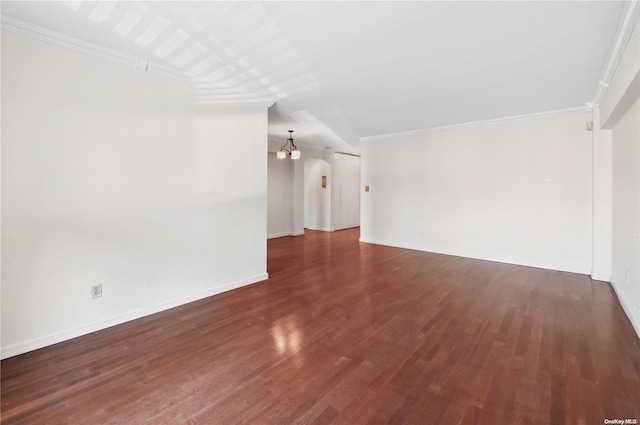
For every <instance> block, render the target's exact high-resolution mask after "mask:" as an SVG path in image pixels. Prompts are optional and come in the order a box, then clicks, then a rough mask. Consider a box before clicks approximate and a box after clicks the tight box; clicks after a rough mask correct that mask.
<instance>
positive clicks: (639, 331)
mask: <svg viewBox="0 0 640 425" xmlns="http://www.w3.org/2000/svg"><path fill="white" fill-rule="evenodd" d="M611 287H612V288H613V292H614V293H615V294H616V297H617V298H618V302H619V303H620V305H621V306H622V309H623V310H624V312H625V314H626V315H627V317H628V318H629V321H630V322H631V326H633V329H634V330H635V331H636V333H637V334H638V337H640V323H638V322H636V320H635V319H634V317H633V314H631V307H629V306H628V305H627V303H625V301H624V297H621V296H620V292H619V291H618V289H617V288H616V285H615V283H613V282H611Z"/></svg>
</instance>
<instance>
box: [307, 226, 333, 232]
mask: <svg viewBox="0 0 640 425" xmlns="http://www.w3.org/2000/svg"><path fill="white" fill-rule="evenodd" d="M307 229H309V230H315V231H317V232H333V231H334V229H333V228H331V227H318V228H313V227H307Z"/></svg>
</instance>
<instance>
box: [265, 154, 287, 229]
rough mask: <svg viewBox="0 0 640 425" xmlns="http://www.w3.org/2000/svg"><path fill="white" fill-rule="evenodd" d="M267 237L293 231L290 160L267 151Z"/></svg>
mask: <svg viewBox="0 0 640 425" xmlns="http://www.w3.org/2000/svg"><path fill="white" fill-rule="evenodd" d="M268 157H269V161H268V166H267V169H268V172H267V180H268V186H267V237H269V238H279V237H281V236H289V235H291V234H292V232H293V221H292V218H291V214H292V205H291V203H292V188H291V172H292V170H291V168H292V165H293V164H292V161H291V160H289V159H288V158H287V159H285V160H281V159H278V158H276V154H275V153H271V152H269V153H268Z"/></svg>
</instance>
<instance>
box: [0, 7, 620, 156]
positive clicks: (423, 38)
mask: <svg viewBox="0 0 640 425" xmlns="http://www.w3.org/2000/svg"><path fill="white" fill-rule="evenodd" d="M1 7H2V14H3V20H4V24H3V25H4V26H5V27H7V25H6V22H8V20H13V21H11V22H23V23H29V24H35V25H37V26H40V27H44V28H46V29H49V30H53V31H55V32H56V33H62V34H66V35H68V36H71V37H73V38H76V39H80V40H85V41H87V42H90V43H93V44H95V45H98V46H104V47H107V48H109V49H115V50H116V51H119V52H123V53H126V54H127V55H130V56H134V57H137V58H140V59H141V61H142V63H147V61H148V63H150V64H158V65H159V66H161V67H163V68H164V69H170V70H175V71H176V75H180V76H182V77H186V78H188V79H191V81H192V82H193V83H194V87H196V95H197V96H198V100H199V101H200V102H203V103H225V102H238V101H242V102H265V103H273V102H275V104H274V105H273V106H272V107H271V108H270V111H269V136H270V138H273V139H277V140H284V139H285V138H286V137H287V130H288V129H289V128H291V129H293V130H295V133H294V138H295V140H296V144H300V145H303V146H315V147H320V148H324V147H333V148H335V149H336V150H338V151H344V152H352V153H357V152H358V151H359V148H360V139H361V138H363V137H370V136H376V135H383V134H390V133H398V132H406V131H414V130H420V129H427V128H435V127H442V126H448V125H455V124H460V123H467V122H475V121H483V120H491V119H497V118H501V117H508V116H517V115H525V114H532V113H539V112H545V111H552V110H562V109H568V108H576V107H582V106H584V105H585V103H587V102H589V101H590V100H592V98H593V96H594V92H595V91H596V87H597V84H598V79H599V78H600V76H601V73H602V70H603V68H604V66H605V63H606V62H607V59H608V56H609V54H610V51H611V47H612V44H613V42H614V38H615V36H616V32H617V29H618V27H619V24H620V21H621V19H622V17H623V13H624V11H625V7H626V2H616V1H604V2H595V1H585V2H582V1H569V2H555V1H544V2H543V1H532V2H523V1H517V2H515V1H514V2H479V1H478V2H400V1H393V2H391V1H389V2H385V1H376V2H367V1H362V2H339V1H338V2H205V1H200V2H183V1H175V2H171V1H167V2H153V1H151V2H144V1H140V2H108V1H103V2H90V1H65V2H55V1H51V2H11V1H3V2H2V4H1Z"/></svg>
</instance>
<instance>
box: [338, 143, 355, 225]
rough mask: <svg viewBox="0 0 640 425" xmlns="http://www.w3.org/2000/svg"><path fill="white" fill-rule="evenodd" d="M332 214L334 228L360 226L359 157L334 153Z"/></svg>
mask: <svg viewBox="0 0 640 425" xmlns="http://www.w3.org/2000/svg"><path fill="white" fill-rule="evenodd" d="M332 171H333V186H332V187H333V194H332V201H333V202H332V215H333V228H334V229H335V230H340V229H349V228H351V227H358V226H360V157H359V156H353V155H345V154H341V153H336V154H334V161H333V169H332Z"/></svg>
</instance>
